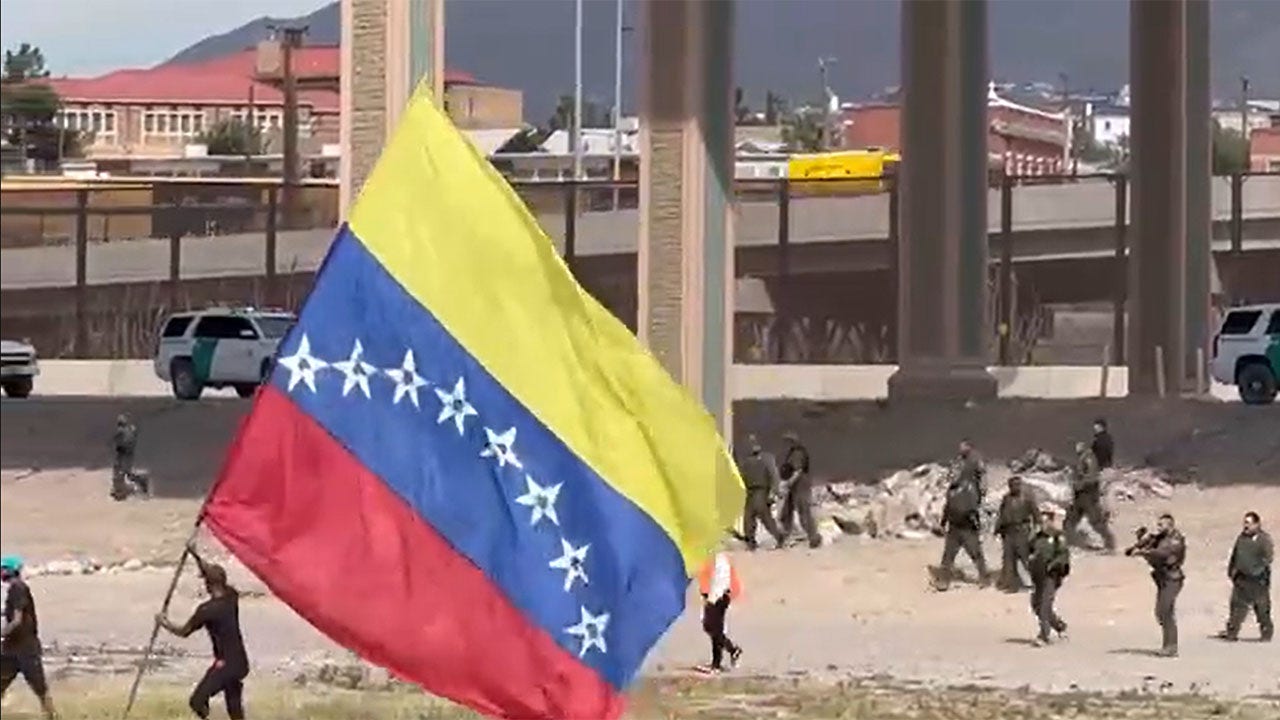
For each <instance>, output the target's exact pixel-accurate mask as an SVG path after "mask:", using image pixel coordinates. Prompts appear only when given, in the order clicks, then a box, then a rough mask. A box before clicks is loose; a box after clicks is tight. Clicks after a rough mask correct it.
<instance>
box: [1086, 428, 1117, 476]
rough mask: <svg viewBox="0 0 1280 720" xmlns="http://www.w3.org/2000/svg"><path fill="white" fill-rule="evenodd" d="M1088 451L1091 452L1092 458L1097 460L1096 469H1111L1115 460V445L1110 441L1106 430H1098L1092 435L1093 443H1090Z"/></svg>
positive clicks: (1109, 435) (1109, 434)
mask: <svg viewBox="0 0 1280 720" xmlns="http://www.w3.org/2000/svg"><path fill="white" fill-rule="evenodd" d="M1089 449H1090V450H1092V451H1093V456H1094V457H1095V458H1097V459H1098V467H1100V468H1102V469H1103V470H1106V469H1107V468H1109V467H1111V466H1112V464H1113V463H1114V462H1115V459H1116V443H1115V441H1114V440H1112V439H1111V433H1110V432H1109V431H1107V430H1100V431H1098V432H1095V433H1094V434H1093V442H1092V443H1090V446H1089Z"/></svg>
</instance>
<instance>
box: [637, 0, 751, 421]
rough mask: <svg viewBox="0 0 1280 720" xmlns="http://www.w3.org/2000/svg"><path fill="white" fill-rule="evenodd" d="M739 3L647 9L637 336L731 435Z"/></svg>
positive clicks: (687, 0)
mask: <svg viewBox="0 0 1280 720" xmlns="http://www.w3.org/2000/svg"><path fill="white" fill-rule="evenodd" d="M733 14H734V3H733V2H730V1H728V0H721V1H720V2H705V1H704V0H664V1H662V2H657V1H653V2H646V3H644V4H643V5H641V7H640V25H641V32H642V38H643V42H644V50H643V53H642V63H643V64H642V67H643V69H642V71H641V73H640V77H641V88H640V153H641V157H643V158H644V161H643V162H642V163H641V165H640V244H639V253H638V256H637V271H638V274H639V282H638V288H639V291H638V294H639V297H638V301H639V318H638V323H637V330H638V334H639V336H640V339H641V340H642V341H643V342H645V343H646V344H647V345H648V346H649V348H650V349H651V350H652V351H653V353H654V354H655V355H656V356H657V357H658V359H659V360H660V361H661V362H662V363H663V365H664V366H665V367H666V368H667V370H668V371H669V372H671V374H672V375H673V376H674V377H676V378H677V379H679V380H680V381H682V382H683V383H684V384H685V385H686V386H687V387H688V388H689V389H690V390H691V391H692V392H693V393H694V394H695V395H697V396H698V397H699V398H701V399H702V401H703V403H704V404H705V405H706V406H707V409H708V410H709V411H710V412H711V413H712V414H713V415H714V416H715V417H716V419H717V421H718V423H719V425H720V428H721V433H722V434H723V435H724V436H725V437H730V436H731V420H730V410H731V394H730V392H729V389H728V382H727V378H728V376H729V368H730V363H731V362H732V360H733V341H732V337H733V334H732V333H733V308H734V297H733V290H734V282H733V278H734V270H733V248H734V245H733V211H732V209H733V160H734V157H733V155H734V150H733V82H732V78H731V75H730V73H731V64H732V56H733V53H732V38H733V28H734V22H733Z"/></svg>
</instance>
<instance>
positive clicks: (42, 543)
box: [0, 471, 1280, 696]
mask: <svg viewBox="0 0 1280 720" xmlns="http://www.w3.org/2000/svg"><path fill="white" fill-rule="evenodd" d="M46 476H47V477H46ZM104 482H105V478H104V476H103V474H102V472H101V471H92V472H91V471H79V472H76V471H60V472H57V473H52V472H50V473H42V474H41V475H40V476H39V479H38V480H37V479H36V478H34V477H32V478H27V479H24V480H14V479H13V477H12V475H11V474H10V473H6V478H5V480H4V486H3V487H4V501H3V503H2V504H0V511H2V513H3V522H2V524H0V530H2V534H3V544H4V547H5V549H6V551H10V550H9V549H10V548H18V547H20V548H22V549H23V552H24V553H25V554H26V555H28V556H29V557H33V558H37V559H49V558H50V557H56V556H57V555H58V554H59V553H69V552H72V551H79V552H85V553H89V554H93V553H94V552H97V553H100V555H99V557H100V558H101V559H112V558H111V556H115V557H120V554H121V552H122V551H127V552H129V553H140V554H147V555H148V556H160V557H163V556H166V553H168V556H169V557H172V556H173V553H174V552H175V551H176V548H178V547H179V546H180V539H181V537H182V536H183V531H184V529H185V527H186V526H187V523H188V522H189V519H190V518H191V517H192V513H194V509H195V504H194V502H191V501H178V500H174V501H151V502H149V503H125V504H116V503H110V502H108V501H106V500H105V498H104V496H103V494H102V493H101V492H100V488H102V487H103V485H102V483H104ZM94 488H99V490H96V491H95V490H94ZM1246 508H1257V509H1259V510H1260V511H1261V512H1262V513H1263V514H1264V516H1266V515H1268V514H1270V515H1273V516H1276V515H1277V514H1276V513H1275V508H1280V489H1277V488H1254V487H1235V488H1217V489H1212V490H1204V491H1199V490H1196V489H1194V488H1182V489H1180V490H1179V493H1178V494H1177V495H1176V496H1175V498H1174V499H1173V500H1171V501H1152V502H1144V503H1142V504H1138V505H1122V506H1120V507H1119V508H1117V512H1118V514H1119V519H1118V522H1117V525H1116V527H1117V531H1118V534H1120V535H1121V537H1122V539H1123V538H1124V537H1125V536H1126V535H1127V534H1128V532H1129V530H1130V529H1131V528H1132V527H1134V526H1136V525H1138V524H1143V523H1151V522H1152V521H1153V518H1154V516H1155V515H1157V514H1158V513H1159V512H1163V511H1165V510H1168V511H1171V512H1173V513H1174V514H1175V515H1177V516H1178V517H1179V519H1180V525H1181V527H1182V528H1183V530H1184V532H1186V534H1187V535H1188V538H1189V541H1190V546H1191V552H1190V555H1189V559H1188V564H1187V573H1188V577H1189V580H1188V585H1187V589H1186V590H1185V591H1184V593H1183V596H1182V598H1181V599H1180V602H1179V618H1180V623H1181V629H1182V657H1181V658H1179V659H1177V660H1172V661H1170V660H1162V659H1158V658H1155V657H1151V656H1150V655H1149V654H1148V653H1149V651H1150V650H1151V649H1153V648H1155V647H1156V646H1157V645H1158V643H1159V632H1158V629H1157V627H1156V625H1155V622H1154V620H1153V618H1152V607H1151V605H1152V600H1153V590H1152V586H1151V581H1150V579H1149V577H1148V575H1147V572H1146V569H1145V567H1146V566H1145V564H1144V563H1142V562H1141V561H1140V560H1136V559H1130V558H1124V557H1101V556H1096V555H1092V554H1078V555H1077V556H1076V559H1075V562H1074V567H1073V573H1072V576H1071V578H1070V579H1069V580H1068V583H1067V586H1066V588H1065V589H1064V590H1063V592H1062V594H1061V596H1060V597H1061V600H1060V612H1061V613H1062V615H1063V616H1064V617H1065V618H1066V619H1067V621H1068V622H1069V623H1070V624H1071V639H1070V641H1069V642H1068V643H1066V644H1063V645H1058V646H1055V647H1052V648H1047V649H1035V648H1032V647H1029V646H1028V644H1027V641H1028V640H1029V639H1030V638H1031V637H1032V635H1033V633H1034V627H1033V623H1032V618H1031V615H1030V612H1029V609H1028V607H1027V596H1026V595H1005V594H1002V593H998V592H995V591H992V590H978V589H976V588H973V587H968V586H961V587H959V588H957V589H955V590H952V591H951V592H948V593H936V592H932V591H931V590H929V589H928V588H927V586H926V582H925V579H926V576H925V572H924V567H925V566H926V565H927V564H928V563H931V562H935V561H936V559H937V555H938V553H939V552H940V546H941V543H940V542H939V541H937V540H927V541H919V542H908V541H897V542H881V541H875V540H865V541H861V540H858V539H850V540H846V541H843V542H842V543H840V544H838V545H836V546H833V547H830V548H824V549H822V550H818V551H809V550H807V549H799V548H795V549H790V550H787V551H783V552H769V551H762V552H760V553H757V554H754V555H747V554H744V555H742V556H741V558H740V571H741V574H742V575H743V578H744V583H745V584H746V593H747V594H746V597H745V598H744V599H743V601H742V602H741V603H740V604H739V605H737V606H735V607H734V608H733V609H732V610H731V612H730V630H731V634H732V635H733V636H734V637H735V638H736V639H737V640H738V641H739V642H741V643H742V644H743V645H744V646H745V647H746V649H747V654H746V656H745V657H744V663H743V665H744V667H743V672H749V673H761V674H769V675H786V674H789V673H806V674H812V675H819V676H825V675H860V676H861V675H888V676H892V677H895V678H898V679H902V680H914V681H922V682H927V683H938V684H967V683H974V684H980V685H993V686H1001V687H1014V688H1016V687H1022V686H1029V687H1031V688H1033V689H1037V690H1048V691H1062V690H1068V689H1073V688H1079V689H1083V690H1124V689H1149V690H1160V689H1162V688H1163V689H1164V690H1166V691H1176V692H1208V693H1213V694H1224V695H1232V696H1239V695H1258V694H1280V673H1277V672H1276V668H1277V667H1280V649H1278V647H1280V646H1277V645H1274V644H1273V645H1263V644H1260V643H1254V642H1247V643H1245V642H1242V643H1240V644H1237V645H1224V644H1221V643H1218V642H1216V641H1214V640H1211V639H1209V637H1208V636H1210V635H1211V634H1213V633H1214V632H1216V631H1217V630H1219V629H1220V628H1221V623H1222V619H1223V614H1224V612H1225V605H1226V598H1227V592H1228V589H1229V586H1228V583H1227V580H1226V578H1225V574H1224V563H1225V559H1226V556H1227V553H1228V551H1229V549H1230V544H1231V542H1233V540H1234V538H1235V534H1236V532H1237V531H1238V523H1239V517H1240V515H1241V513H1242V512H1243V511H1244V510H1245V509H1246ZM1268 510H1270V512H1268ZM1278 517H1280V516H1278ZM1273 527H1274V525H1273ZM996 553H997V547H996V546H995V544H994V542H988V544H987V554H988V558H989V559H990V560H991V561H993V562H996V561H997V556H996ZM233 579H234V580H236V582H237V583H238V584H239V585H240V586H241V587H242V589H245V590H249V591H260V590H261V589H262V586H261V584H260V583H259V582H257V581H256V580H255V579H253V578H251V577H250V576H248V575H247V574H244V573H243V572H242V571H239V570H237V571H234V572H233ZM167 580H168V572H167V571H166V570H163V569H157V570H147V571H140V572H134V573H122V574H115V575H90V576H76V577H38V578H34V579H33V580H32V582H31V584H32V587H33V589H34V591H35V592H36V595H37V599H38V602H39V608H40V618H41V627H42V630H43V633H44V636H45V641H46V643H50V644H52V643H57V644H58V645H59V646H62V647H66V646H78V647H82V648H83V647H90V648H92V647H98V646H103V645H105V646H108V648H127V647H135V648H136V647H137V646H139V645H141V644H143V643H144V642H145V640H146V637H147V635H148V632H149V630H150V623H151V616H152V614H153V613H154V611H155V607H156V604H157V603H158V602H159V600H160V598H161V597H162V596H163V593H164V588H165V585H166V583H167ZM197 601H198V589H197V587H196V583H195V582H194V579H193V578H190V577H188V578H187V581H186V582H184V584H183V585H182V587H181V590H180V592H179V595H178V599H177V600H176V601H175V614H181V613H182V612H185V611H186V610H188V609H189V608H190V607H192V606H193V605H194V603H195V602H197ZM243 618H244V625H245V631H246V634H247V639H248V642H249V646H250V648H249V649H250V652H251V654H252V656H253V658H254V660H255V665H256V666H257V667H258V669H259V672H278V673H281V674H284V675H286V676H287V675H289V674H290V673H293V672H296V669H297V668H298V667H299V663H301V662H303V661H307V660H314V659H315V657H316V656H317V654H320V653H336V654H339V655H340V654H341V651H340V650H339V649H337V648H335V647H334V646H333V645H332V644H331V643H329V642H328V641H327V640H326V639H325V638H323V637H322V636H320V635H319V634H318V633H317V632H315V631H314V630H313V629H312V628H311V627H310V626H308V625H307V624H306V623H305V622H304V621H302V620H301V619H299V618H298V617H297V616H296V615H294V614H293V613H292V612H291V611H290V610H289V609H288V608H287V607H285V606H283V605H282V604H281V603H279V602H278V601H276V600H274V599H272V598H270V597H251V598H248V599H246V601H245V604H244V609H243ZM1255 632H1256V631H1255V630H1254V629H1253V628H1252V626H1250V627H1248V628H1247V630H1246V635H1248V636H1250V637H1252V634H1253V633H1255ZM167 646H169V647H174V648H181V649H182V650H185V651H186V652H187V653H189V654H190V656H191V661H190V662H191V664H194V663H196V662H203V661H204V658H205V657H206V655H205V653H207V648H206V644H205V641H204V640H203V639H193V640H191V641H186V642H183V641H178V642H176V643H173V642H169V643H167ZM705 653H706V639H705V637H704V636H703V635H702V634H701V630H700V627H699V623H698V618H697V612H696V609H694V610H690V611H689V612H688V613H686V616H685V617H683V618H681V619H680V620H679V621H678V622H677V623H676V625H675V627H674V628H673V629H672V631H671V632H670V633H669V634H668V636H667V637H666V638H665V639H664V640H663V642H662V643H661V644H660V645H659V647H658V648H657V649H656V650H655V651H654V653H653V654H652V656H651V657H650V660H649V670H650V671H651V672H661V671H670V670H676V669H679V668H683V667H687V666H689V665H691V664H693V663H697V662H703V661H704V660H705V658H704V655H705ZM62 654H65V652H64V653H62ZM54 664H56V662H55V663H54ZM168 672H171V673H175V674H185V673H188V672H194V670H193V669H191V668H190V667H189V666H188V665H187V664H186V663H182V662H179V663H177V664H176V665H175V666H174V667H172V668H171V669H170V670H169V671H168Z"/></svg>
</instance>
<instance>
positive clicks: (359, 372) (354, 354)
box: [333, 340, 376, 397]
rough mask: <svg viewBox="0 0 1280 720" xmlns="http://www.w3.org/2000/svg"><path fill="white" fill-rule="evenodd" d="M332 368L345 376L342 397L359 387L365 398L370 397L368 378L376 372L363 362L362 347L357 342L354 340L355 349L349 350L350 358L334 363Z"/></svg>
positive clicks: (372, 367) (371, 366)
mask: <svg viewBox="0 0 1280 720" xmlns="http://www.w3.org/2000/svg"><path fill="white" fill-rule="evenodd" d="M333 368H334V369H335V370H338V371H340V372H341V373H342V374H343V375H345V376H346V379H345V380H343V381H342V397H346V396H347V394H348V393H350V392H351V390H352V388H355V387H359V388H360V391H361V392H363V393H364V396H365V397H372V395H371V394H370V393H369V376H370V375H372V374H373V373H374V372H375V371H376V368H374V366H373V365H371V364H369V363H367V362H365V361H364V346H363V345H361V344H360V341H359V340H356V344H355V347H353V348H351V357H350V358H348V359H346V360H343V361H342V362H336V363H334V364H333Z"/></svg>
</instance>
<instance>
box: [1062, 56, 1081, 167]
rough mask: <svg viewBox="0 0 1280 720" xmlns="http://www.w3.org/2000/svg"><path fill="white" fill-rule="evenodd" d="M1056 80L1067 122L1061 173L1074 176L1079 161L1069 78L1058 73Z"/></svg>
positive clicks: (1064, 74)
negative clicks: (1059, 87) (1058, 83)
mask: <svg viewBox="0 0 1280 720" xmlns="http://www.w3.org/2000/svg"><path fill="white" fill-rule="evenodd" d="M1058 79H1059V80H1061V81H1062V114H1063V116H1065V118H1066V121H1067V146H1066V147H1064V148H1063V149H1062V155H1063V157H1062V161H1063V166H1062V171H1063V172H1064V173H1066V172H1070V173H1071V174H1072V175H1075V174H1076V172H1077V170H1078V169H1079V161H1078V160H1077V157H1076V118H1075V113H1074V112H1072V109H1071V76H1070V75H1068V74H1066V73H1064V72H1063V73H1058Z"/></svg>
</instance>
